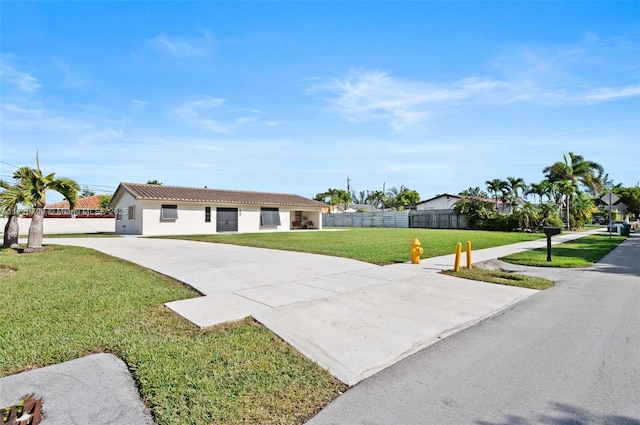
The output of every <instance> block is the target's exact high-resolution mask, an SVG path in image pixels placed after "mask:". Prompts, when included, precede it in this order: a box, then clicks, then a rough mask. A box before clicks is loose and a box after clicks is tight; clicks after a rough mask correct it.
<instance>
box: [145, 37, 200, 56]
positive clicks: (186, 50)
mask: <svg viewBox="0 0 640 425" xmlns="http://www.w3.org/2000/svg"><path fill="white" fill-rule="evenodd" d="M148 44H149V45H150V46H152V47H153V48H155V49H156V50H158V51H161V52H163V53H166V54H169V55H171V56H177V57H182V58H188V57H192V58H198V57H199V58H205V57H208V56H209V55H210V54H211V52H212V50H213V41H212V40H211V38H210V37H209V35H208V34H207V33H206V32H202V36H201V37H170V36H168V35H166V34H164V33H161V34H158V35H157V36H155V37H154V38H152V39H149V40H148Z"/></svg>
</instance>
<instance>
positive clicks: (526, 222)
mask: <svg viewBox="0 0 640 425" xmlns="http://www.w3.org/2000/svg"><path fill="white" fill-rule="evenodd" d="M513 215H514V218H516V219H517V220H518V225H519V226H520V228H521V229H522V230H534V229H535V228H536V227H537V226H538V222H539V221H540V211H539V209H538V207H537V206H536V205H533V204H532V203H531V202H528V201H525V202H523V203H522V204H518V205H517V207H516V209H515V211H514V214H513Z"/></svg>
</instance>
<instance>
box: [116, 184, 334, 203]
mask: <svg viewBox="0 0 640 425" xmlns="http://www.w3.org/2000/svg"><path fill="white" fill-rule="evenodd" d="M121 188H122V189H124V190H126V191H127V192H129V193H130V194H131V195H132V196H133V197H134V198H135V199H136V200H150V201H173V202H178V201H181V202H208V203H212V204H250V205H283V206H297V207H316V208H320V207H326V206H327V205H326V204H325V203H324V202H318V201H315V200H312V199H308V198H304V197H302V196H299V195H292V194H285V193H268V192H249V191H240V190H220V189H206V188H197V187H182V186H166V185H156V184H138V183H120V186H118V189H117V190H116V193H117V192H118V191H119V190H120V189H121ZM115 198H116V197H115V196H114V199H115Z"/></svg>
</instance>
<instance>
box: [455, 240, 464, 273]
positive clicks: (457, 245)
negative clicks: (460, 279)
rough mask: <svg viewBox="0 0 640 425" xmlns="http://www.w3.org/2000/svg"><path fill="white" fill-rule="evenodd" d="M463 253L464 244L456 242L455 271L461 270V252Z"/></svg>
mask: <svg viewBox="0 0 640 425" xmlns="http://www.w3.org/2000/svg"><path fill="white" fill-rule="evenodd" d="M461 253H462V244H461V243H460V242H458V243H457V244H456V262H455V264H454V265H453V271H456V272H459V271H460V254H461Z"/></svg>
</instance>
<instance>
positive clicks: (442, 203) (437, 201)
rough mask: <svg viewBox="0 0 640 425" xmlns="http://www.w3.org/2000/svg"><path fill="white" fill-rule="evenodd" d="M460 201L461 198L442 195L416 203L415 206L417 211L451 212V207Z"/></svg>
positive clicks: (446, 194) (447, 194)
mask: <svg viewBox="0 0 640 425" xmlns="http://www.w3.org/2000/svg"><path fill="white" fill-rule="evenodd" d="M460 199H462V196H459V195H451V194H449V193H444V194H442V195H438V196H434V197H433V198H430V199H427V200H424V201H421V202H418V203H417V204H416V205H415V208H416V210H417V211H426V210H452V209H453V206H454V205H455V204H456V202H458V201H459V200H460Z"/></svg>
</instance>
